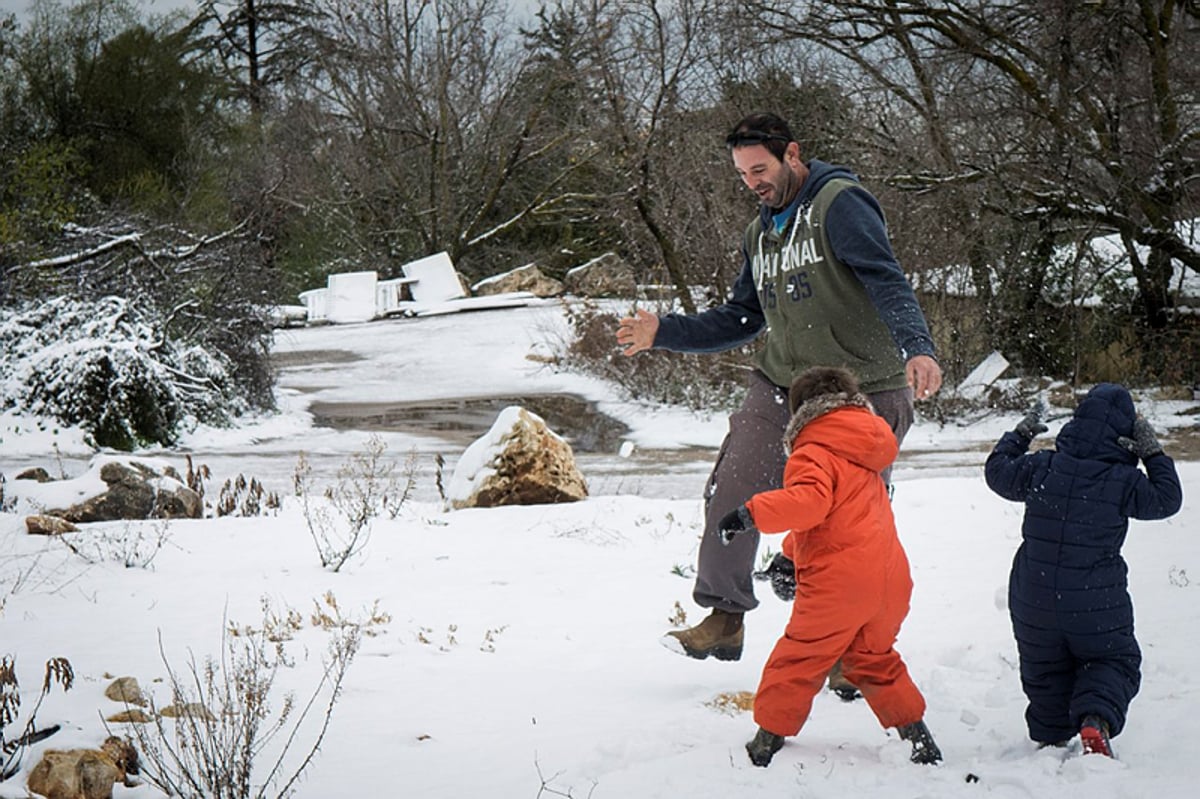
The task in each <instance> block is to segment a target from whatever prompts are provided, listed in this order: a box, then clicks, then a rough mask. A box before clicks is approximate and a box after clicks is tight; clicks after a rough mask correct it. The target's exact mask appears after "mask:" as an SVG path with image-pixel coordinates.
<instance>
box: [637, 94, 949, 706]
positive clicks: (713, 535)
mask: <svg viewBox="0 0 1200 799" xmlns="http://www.w3.org/2000/svg"><path fill="white" fill-rule="evenodd" d="M726 145H727V146H728V147H729V150H730V153H731V154H732V158H733V165H734V168H735V169H736V170H737V173H738V175H739V176H740V177H741V179H742V181H743V182H744V183H745V184H746V187H747V188H749V189H750V190H751V191H753V192H754V193H755V194H756V195H758V198H759V200H760V201H761V203H762V206H761V208H760V209H759V214H758V216H757V218H755V219H754V220H753V221H752V222H751V223H750V225H749V226H748V227H747V228H746V232H745V236H744V239H743V244H742V256H743V265H742V271H741V274H740V275H739V276H738V278H737V281H736V282H735V283H734V286H733V291H732V296H731V297H730V299H729V300H728V301H726V302H725V303H724V304H722V305H719V306H717V307H715V308H711V309H709V310H707V311H704V312H702V313H699V314H695V315H692V316H685V315H681V314H668V315H666V316H664V317H662V318H659V317H656V316H655V315H653V314H651V313H648V312H646V311H642V310H639V311H637V312H636V313H635V315H634V316H632V317H630V318H625V319H621V320H620V322H619V325H618V328H617V342H618V343H619V344H620V345H622V346H623V347H624V350H623V352H624V354H625V355H634V354H636V353H638V352H642V351H644V350H648V349H652V348H658V349H666V350H672V351H675V352H720V351H722V350H728V349H732V348H734V347H737V346H739V345H741V344H744V343H746V342H749V341H751V340H753V339H754V338H756V337H757V336H758V335H759V334H760V333H762V332H763V331H764V330H765V331H767V333H766V343H765V346H764V347H763V349H762V351H761V352H760V353H759V355H758V358H757V368H756V369H755V370H754V372H752V374H751V377H750V380H749V385H748V387H747V393H746V398H745V400H744V401H743V403H742V406H741V408H740V409H739V410H738V411H736V412H735V413H734V414H733V415H732V416H731V417H730V420H729V433H728V435H727V436H726V438H725V441H724V443H723V444H722V445H721V450H720V452H719V454H718V455H717V461H716V464H715V465H714V466H713V470H712V474H711V476H710V477H709V480H708V484H707V487H706V489H705V492H704V498H705V503H706V504H705V527H704V538H703V539H702V541H701V543H700V555H699V564H698V568H697V575H696V585H695V589H694V591H693V595H692V596H693V599H694V600H695V602H696V604H698V605H700V606H701V607H705V608H711V609H712V613H711V615H709V616H708V617H707V618H706V619H704V620H703V621H702V622H700V623H699V624H698V625H696V626H695V627H691V628H689V629H686V630H677V631H673V632H671V633H668V638H666V639H664V642H665V643H667V644H668V645H669V646H671V647H672V648H674V649H677V650H680V651H682V652H683V653H684V654H686V655H688V656H690V657H694V658H699V659H704V658H707V657H708V656H709V655H712V656H714V657H716V658H718V659H721V660H737V659H738V658H740V657H741V654H742V642H743V637H744V632H745V626H744V614H745V613H746V612H747V611H749V610H753V609H754V608H755V607H756V606H757V605H758V601H757V600H756V599H755V597H754V586H753V576H752V571H753V566H754V559H755V556H756V554H757V550H758V534H757V532H752V533H751V534H749V535H745V536H739V537H738V538H737V539H736V540H735V541H734V542H733V543H732V544H730V545H729V546H724V545H723V543H722V541H721V540H720V536H719V531H718V527H719V522H720V520H721V518H722V517H723V516H724V515H725V514H726V513H727V512H729V511H730V510H732V509H734V508H737V507H738V506H740V505H742V504H744V503H745V502H746V501H747V500H748V499H749V498H750V497H751V496H753V495H754V494H755V493H758V492H760V491H766V490H769V489H773V488H778V487H779V486H780V484H781V481H782V476H783V466H784V455H783V448H782V445H781V443H780V442H781V441H782V440H783V435H784V428H785V426H786V425H787V422H788V400H787V388H786V387H787V386H788V385H790V384H791V381H792V379H793V378H794V377H795V376H796V375H798V374H800V373H801V372H803V371H804V370H805V369H808V368H810V367H813V366H842V367H846V368H848V369H850V370H851V371H852V372H853V373H854V374H855V376H856V377H857V378H858V381H859V383H860V384H861V387H862V391H863V393H864V394H866V395H867V397H868V398H869V399H870V400H871V403H872V405H873V406H874V407H875V409H876V411H877V412H878V413H879V415H880V416H882V417H883V418H884V419H885V420H886V421H887V423H888V425H889V426H890V427H891V428H892V431H893V432H894V433H895V435H896V441H897V443H898V444H899V443H900V442H901V441H903V439H904V435H905V434H906V433H907V432H908V428H909V427H910V426H911V425H912V421H913V399H914V396H915V397H916V398H918V399H926V398H928V397H931V396H933V394H935V393H936V392H937V390H938V389H939V388H940V387H941V384H942V373H941V368H940V367H939V366H938V363H937V361H936V360H935V359H934V347H933V340H932V338H931V337H930V334H929V328H928V326H927V325H926V323H925V318H924V316H923V314H922V313H921V309H920V306H919V305H918V303H917V299H916V296H915V295H914V293H913V290H912V287H911V286H910V285H909V283H908V280H907V278H905V276H904V273H903V271H901V269H900V265H899V264H898V263H897V262H896V257H895V255H894V254H893V253H892V248H891V244H890V243H889V241H888V237H887V228H886V224H885V222H884V218H883V212H882V210H881V209H880V207H879V204H878V202H877V201H876V200H875V198H874V197H873V196H872V195H871V194H870V193H869V192H867V190H866V189H864V188H863V187H862V186H861V184H860V183H859V182H858V178H857V177H856V176H855V175H854V174H853V173H852V172H850V171H849V170H848V169H845V168H843V167H837V166H832V165H830V164H827V163H824V162H821V161H818V160H815V159H814V160H811V161H809V162H808V163H805V162H804V161H802V160H801V159H800V145H799V144H798V143H797V142H796V140H795V137H793V136H792V133H791V131H790V130H789V128H788V126H787V123H786V122H784V121H783V120H782V119H780V118H779V117H778V116H775V115H774V114H752V115H750V116H748V117H746V118H745V119H743V120H742V121H740V122H739V123H738V124H737V125H736V126H735V127H734V129H733V132H732V133H730V134H729V136H728V137H727V138H726ZM883 477H884V480H885V482H888V483H890V468H889V469H888V470H886V471H885V473H884V474H883ZM836 671H837V670H836V669H835V674H836ZM836 680H837V678H836V677H835V676H833V675H831V683H830V687H831V688H833V689H834V690H837V691H838V693H839V694H841V695H842V696H843V698H853V695H854V694H853V687H852V686H849V685H847V684H845V683H838V682H837V681H836Z"/></svg>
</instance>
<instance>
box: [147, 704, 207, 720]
mask: <svg viewBox="0 0 1200 799" xmlns="http://www.w3.org/2000/svg"><path fill="white" fill-rule="evenodd" d="M158 714H159V715H160V716H162V717H163V718H168V719H182V718H192V719H204V720H205V721H216V716H214V715H213V714H212V712H211V711H210V710H209V709H208V708H206V707H205V706H204V705H202V704H200V703H199V702H182V703H181V702H176V703H174V704H171V705H167V706H166V707H164V708H163V709H162V710H160V711H158Z"/></svg>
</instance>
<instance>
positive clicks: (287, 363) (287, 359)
mask: <svg viewBox="0 0 1200 799" xmlns="http://www.w3.org/2000/svg"><path fill="white" fill-rule="evenodd" d="M361 360H364V359H363V356H361V355H359V354H358V353H355V352H351V351H350V350H297V351H296V352H272V353H271V366H273V367H275V368H276V369H294V368H296V367H298V366H312V365H314V364H319V363H321V364H323V363H328V364H335V363H354V362H355V361H361Z"/></svg>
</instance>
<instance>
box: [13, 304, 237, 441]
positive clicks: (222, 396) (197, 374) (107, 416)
mask: <svg viewBox="0 0 1200 799" xmlns="http://www.w3.org/2000/svg"><path fill="white" fill-rule="evenodd" d="M163 327H164V326H163V325H162V323H161V321H160V320H158V319H156V318H155V316H154V314H153V313H150V312H148V311H146V310H145V309H142V308H140V307H138V306H136V305H135V304H134V303H131V302H129V301H127V300H125V299H123V298H120V297H101V298H97V299H90V300H86V301H85V300H82V299H77V298H72V297H56V298H54V299H51V300H49V301H46V302H43V303H37V304H31V305H27V306H24V307H23V308H20V309H18V310H15V311H0V408H19V409H21V410H23V411H25V412H27V413H31V414H33V415H36V416H45V417H49V418H53V419H57V420H58V421H59V422H61V423H63V424H68V425H78V426H80V427H82V428H83V429H85V430H87V431H88V433H89V434H90V435H91V437H92V438H93V440H94V442H95V444H96V445H97V446H103V447H112V448H114V449H121V450H131V449H133V448H135V447H136V446H139V445H145V444H171V443H173V442H174V441H175V440H176V439H177V437H178V435H179V433H180V431H181V429H182V428H183V427H184V426H186V425H194V424H195V423H197V422H207V423H213V424H219V423H221V422H224V421H227V420H228V418H229V416H230V415H232V414H236V413H238V412H241V411H242V410H244V409H245V406H244V403H242V402H240V401H239V400H238V399H237V397H236V395H235V393H234V392H232V391H231V390H230V380H229V377H228V370H227V368H226V366H225V364H224V362H223V359H222V357H221V356H220V355H215V354H212V353H209V352H206V351H205V350H203V349H201V348H199V347H197V346H194V345H190V346H189V345H184V344H180V343H177V342H173V341H171V340H170V339H169V338H168V337H167V336H166V335H165V334H164V332H163Z"/></svg>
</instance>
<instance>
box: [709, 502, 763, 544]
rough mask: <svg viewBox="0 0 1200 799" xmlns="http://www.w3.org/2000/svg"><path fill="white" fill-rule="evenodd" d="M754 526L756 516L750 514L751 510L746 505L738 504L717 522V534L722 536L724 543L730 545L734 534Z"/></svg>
mask: <svg viewBox="0 0 1200 799" xmlns="http://www.w3.org/2000/svg"><path fill="white" fill-rule="evenodd" d="M753 528H754V517H752V516H751V515H750V510H749V509H748V508H747V507H746V506H745V505H738V506H737V507H736V508H734V509H733V510H731V511H729V513H726V514H725V515H724V516H722V517H721V521H719V522H717V535H719V536H720V537H721V543H722V544H724V545H725V546H729V544H730V542H732V541H733V539H734V536H736V535H738V534H739V533H744V532H746V531H747V530H751V529H753Z"/></svg>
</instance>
